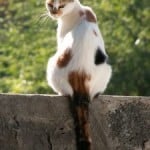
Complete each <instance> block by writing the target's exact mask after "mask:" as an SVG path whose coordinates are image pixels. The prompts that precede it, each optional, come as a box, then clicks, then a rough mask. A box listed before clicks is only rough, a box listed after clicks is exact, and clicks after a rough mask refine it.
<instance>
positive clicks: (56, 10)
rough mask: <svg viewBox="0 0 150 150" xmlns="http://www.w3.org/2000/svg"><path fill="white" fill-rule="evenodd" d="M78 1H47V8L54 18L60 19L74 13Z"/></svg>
mask: <svg viewBox="0 0 150 150" xmlns="http://www.w3.org/2000/svg"><path fill="white" fill-rule="evenodd" d="M77 1H78V0H46V8H47V10H48V12H49V15H50V16H51V17H52V18H54V19H58V18H60V17H62V16H64V15H66V14H68V13H69V12H70V11H72V9H73V8H74V4H75V2H77Z"/></svg>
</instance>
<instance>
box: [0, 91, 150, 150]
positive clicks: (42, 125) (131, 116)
mask: <svg viewBox="0 0 150 150" xmlns="http://www.w3.org/2000/svg"><path fill="white" fill-rule="evenodd" d="M90 122H91V130H92V138H93V150H150V97H119V96H100V97H99V98H98V99H95V100H94V101H93V102H92V103H91V104H90ZM75 145H76V144H75V134H74V124H73V118H72V115H71V110H70V101H69V100H68V99H67V98H65V97H59V96H48V95H6V94H1V95H0V150H75V149H76V146H75Z"/></svg>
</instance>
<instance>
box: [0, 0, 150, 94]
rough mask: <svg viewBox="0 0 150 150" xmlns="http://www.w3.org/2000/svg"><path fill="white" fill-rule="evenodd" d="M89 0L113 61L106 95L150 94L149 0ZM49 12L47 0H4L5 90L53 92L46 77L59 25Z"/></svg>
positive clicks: (0, 4)
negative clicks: (47, 15)
mask: <svg viewBox="0 0 150 150" xmlns="http://www.w3.org/2000/svg"><path fill="white" fill-rule="evenodd" d="M83 3H84V4H86V5H90V6H91V7H92V8H93V9H94V11H95V12H96V14H97V18H98V21H99V26H100V28H101V31H102V34H103V36H104V39H105V44H106V49H107V52H108V54H109V56H110V61H111V64H112V66H113V77H112V79H111V82H110V84H109V86H108V89H107V91H106V94H121V95H150V92H149V90H150V49H149V48H150V44H149V40H150V39H149V38H150V27H149V26H148V23H149V20H150V16H149V12H150V9H149V7H148V6H149V5H148V1H147V0H142V1H139V0H131V1H126V0H121V1H118V0H112V1H107V0H101V1H99V0H93V1H88V0H85V1H83ZM45 11H46V9H45V6H44V1H41V0H36V1H35V0H30V2H29V1H24V2H22V1H19V0H9V1H8V0H0V92H13V93H52V90H51V89H50V88H49V87H48V85H47V82H46V77H45V76H46V65H47V61H48V58H49V57H50V56H51V55H52V54H53V53H54V51H55V49H56V35H55V34H56V32H55V30H56V26H57V25H56V22H54V21H52V20H51V19H49V18H47V19H46V18H44V17H40V16H41V15H42V14H43V13H45Z"/></svg>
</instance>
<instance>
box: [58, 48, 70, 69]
mask: <svg viewBox="0 0 150 150" xmlns="http://www.w3.org/2000/svg"><path fill="white" fill-rule="evenodd" d="M71 58H72V54H71V50H70V48H68V49H66V51H65V53H64V54H62V55H61V56H60V57H59V58H58V60H57V65H58V67H59V68H63V67H65V66H67V65H68V63H69V62H70V60H71Z"/></svg>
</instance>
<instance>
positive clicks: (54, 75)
mask: <svg viewBox="0 0 150 150" xmlns="http://www.w3.org/2000/svg"><path fill="white" fill-rule="evenodd" d="M46 8H47V11H48V14H49V16H50V17H51V18H53V19H56V20H57V22H58V28H57V51H56V53H55V55H54V56H53V57H51V58H50V59H49V61H48V65H47V80H48V84H49V85H50V86H51V87H52V88H53V90H54V91H55V92H57V93H58V94H60V95H65V96H70V97H71V99H72V101H73V105H74V114H75V120H76V124H77V125H76V132H77V146H78V149H80V150H91V142H92V140H91V136H90V125H89V117H88V115H89V110H88V107H89V102H90V101H91V100H93V99H94V97H95V96H97V95H98V94H99V93H103V92H104V90H105V89H106V87H107V84H108V82H109V80H110V77H111V72H112V69H111V66H110V65H109V64H108V63H107V60H108V56H107V54H106V51H105V46H104V41H103V38H102V35H101V33H100V30H99V28H98V25H97V18H96V15H95V13H94V12H93V11H92V9H91V8H90V7H87V6H83V5H82V4H81V3H80V1H79V0H46Z"/></svg>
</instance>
